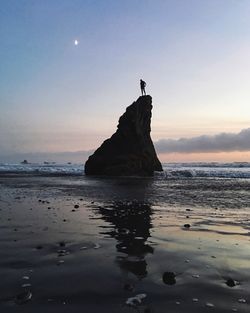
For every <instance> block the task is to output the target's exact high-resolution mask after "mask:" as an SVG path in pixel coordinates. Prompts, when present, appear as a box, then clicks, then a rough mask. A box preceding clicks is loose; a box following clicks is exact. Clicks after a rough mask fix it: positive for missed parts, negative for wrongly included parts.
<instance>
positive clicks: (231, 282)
mask: <svg viewBox="0 0 250 313" xmlns="http://www.w3.org/2000/svg"><path fill="white" fill-rule="evenodd" d="M226 284H227V286H228V287H235V286H236V282H235V281H234V280H233V279H232V278H228V280H227V281H226Z"/></svg>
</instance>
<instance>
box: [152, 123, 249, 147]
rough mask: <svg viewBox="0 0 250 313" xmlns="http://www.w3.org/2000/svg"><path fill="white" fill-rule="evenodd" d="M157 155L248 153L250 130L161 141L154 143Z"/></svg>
mask: <svg viewBox="0 0 250 313" xmlns="http://www.w3.org/2000/svg"><path fill="white" fill-rule="evenodd" d="M155 148H156V150H157V152H158V153H172V152H179V153H202V152H232V151H250V128H247V129H243V130H241V131H240V132H239V133H236V134H234V133H220V134H217V135H213V136H208V135H203V136H198V137H193V138H180V139H161V140H159V141H156V142H155Z"/></svg>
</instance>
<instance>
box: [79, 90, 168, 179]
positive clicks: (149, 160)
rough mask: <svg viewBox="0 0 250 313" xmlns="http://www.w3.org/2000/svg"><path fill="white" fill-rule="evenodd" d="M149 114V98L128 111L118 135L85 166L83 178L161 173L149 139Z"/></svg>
mask: <svg viewBox="0 0 250 313" xmlns="http://www.w3.org/2000/svg"><path fill="white" fill-rule="evenodd" d="M151 110H152V98H151V97H150V96H141V97H139V98H138V99H137V101H136V102H134V103H133V104H131V105H130V106H129V107H127V109H126V112H125V113H124V114H123V115H122V116H121V117H120V119H119V124H118V126H117V131H116V132H115V133H114V134H113V135H112V137H111V138H109V139H107V140H105V141H104V142H103V144H102V145H101V146H100V147H99V148H98V149H97V150H96V151H95V152H94V154H93V155H91V156H90V157H89V159H88V160H87V162H86V163H85V173H86V175H109V176H133V175H136V176H152V175H153V173H154V171H162V166H161V163H160V161H159V160H158V158H157V155H156V152H155V149H154V145H153V142H152V140H151V137H150V131H151V127H150V123H151V116H152V114H151Z"/></svg>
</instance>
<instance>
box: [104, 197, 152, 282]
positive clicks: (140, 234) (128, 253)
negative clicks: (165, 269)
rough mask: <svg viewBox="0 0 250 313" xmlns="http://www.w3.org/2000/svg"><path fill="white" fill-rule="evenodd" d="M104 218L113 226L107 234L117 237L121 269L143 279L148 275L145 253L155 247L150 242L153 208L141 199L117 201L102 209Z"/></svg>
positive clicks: (118, 258)
mask: <svg viewBox="0 0 250 313" xmlns="http://www.w3.org/2000/svg"><path fill="white" fill-rule="evenodd" d="M98 211H99V213H100V214H101V218H102V219H103V220H105V221H106V222H108V223H110V224H111V225H112V230H110V231H107V232H105V234H108V235H110V236H111V237H113V238H115V239H116V240H117V242H118V243H117V245H116V248H117V251H118V252H121V253H122V254H121V255H120V256H118V257H117V263H118V264H119V266H120V267H121V269H123V270H125V271H128V272H131V273H133V274H134V275H136V276H137V277H139V278H143V277H145V276H146V275H147V262H146V260H145V256H146V254H148V253H153V252H154V250H153V248H152V247H151V246H150V245H148V244H146V241H147V239H148V237H150V228H152V224H151V214H152V210H151V207H150V206H149V205H147V204H141V203H137V202H129V203H122V202H121V203H115V204H114V205H112V206H109V207H101V208H99V209H98Z"/></svg>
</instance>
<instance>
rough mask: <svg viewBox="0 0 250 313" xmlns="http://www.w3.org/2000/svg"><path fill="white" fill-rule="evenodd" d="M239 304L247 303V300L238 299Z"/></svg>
mask: <svg viewBox="0 0 250 313" xmlns="http://www.w3.org/2000/svg"><path fill="white" fill-rule="evenodd" d="M238 302H239V303H246V302H247V300H245V299H243V298H240V299H238Z"/></svg>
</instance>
